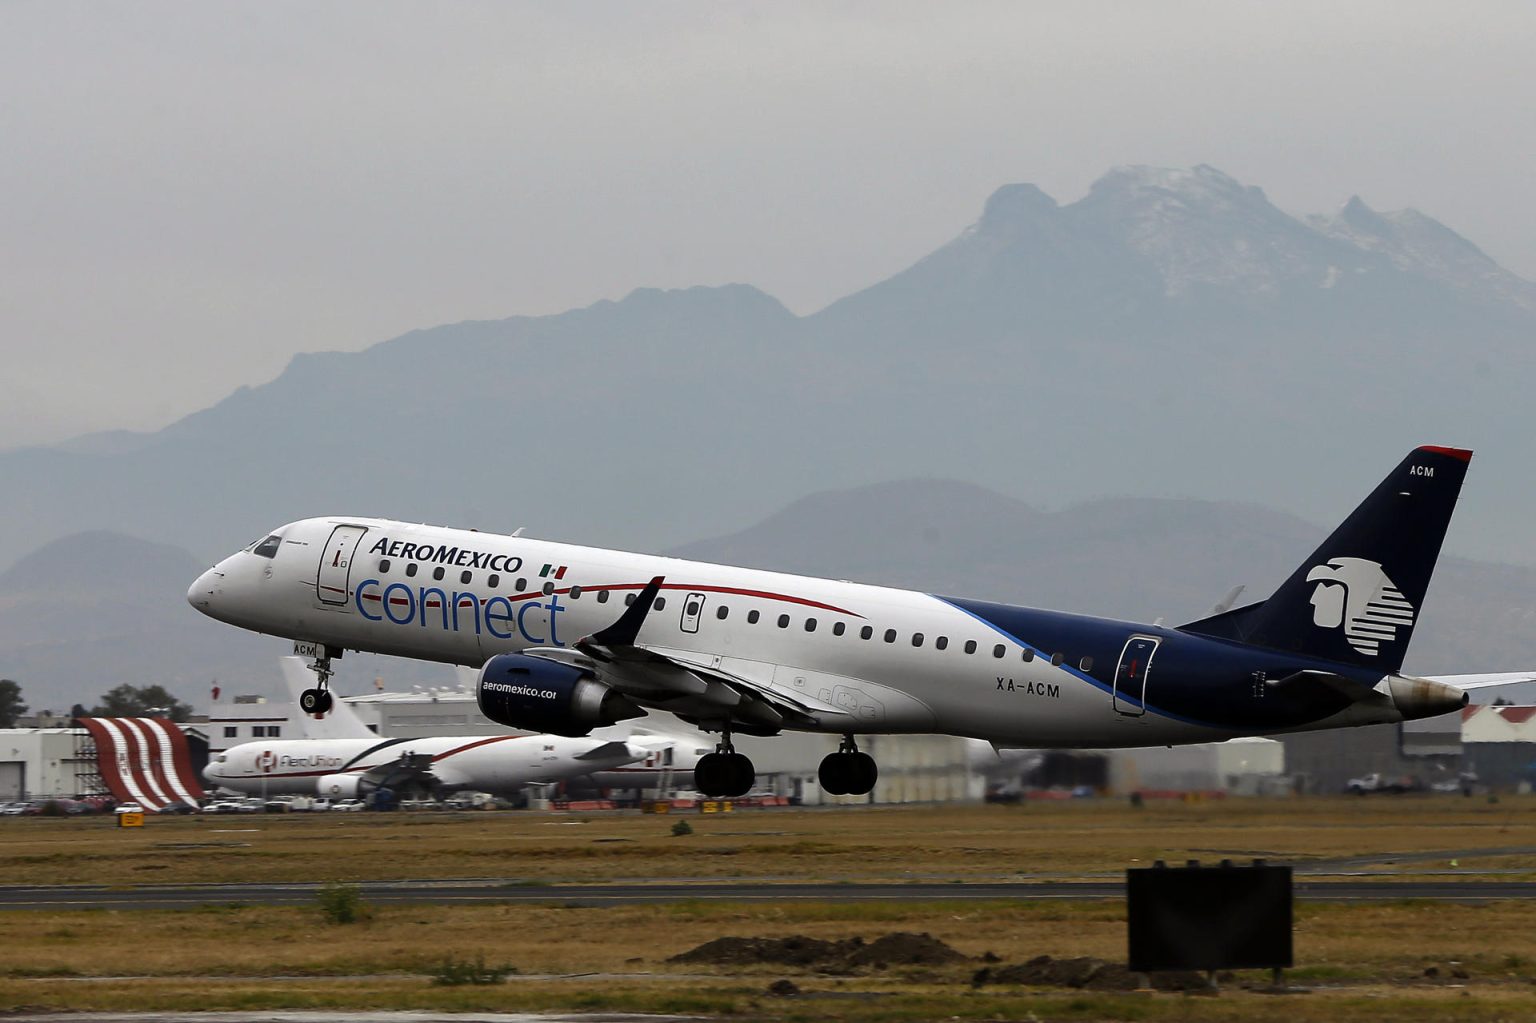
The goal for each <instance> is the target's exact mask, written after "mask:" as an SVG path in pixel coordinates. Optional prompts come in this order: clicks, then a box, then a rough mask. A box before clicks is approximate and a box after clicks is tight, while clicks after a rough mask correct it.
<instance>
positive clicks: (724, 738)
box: [693, 728, 757, 799]
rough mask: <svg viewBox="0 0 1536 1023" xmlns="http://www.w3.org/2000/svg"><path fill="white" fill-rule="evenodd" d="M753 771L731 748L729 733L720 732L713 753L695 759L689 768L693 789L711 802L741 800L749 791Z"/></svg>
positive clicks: (754, 773) (726, 730) (742, 754)
mask: <svg viewBox="0 0 1536 1023" xmlns="http://www.w3.org/2000/svg"><path fill="white" fill-rule="evenodd" d="M756 777H757V769H756V768H754V767H753V766H752V761H751V760H750V759H748V757H747V755H746V754H745V753H737V752H736V747H734V746H732V745H731V730H730V729H729V728H724V729H721V735H720V742H719V744H717V745H716V746H715V752H713V753H706V754H704V755H703V756H702V757H700V758H699V762H698V763H697V764H695V765H694V768H693V785H694V787H695V788H697V789H698V790H699V791H700V792H702V793H703V794H704V795H706V796H709V797H710V798H711V799H718V798H720V797H722V796H725V797H734V796H744V795H746V794H747V793H748V792H749V791H751V789H752V782H753V781H754V780H755V779H756Z"/></svg>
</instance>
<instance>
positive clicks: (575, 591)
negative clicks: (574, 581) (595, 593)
mask: <svg viewBox="0 0 1536 1023" xmlns="http://www.w3.org/2000/svg"><path fill="white" fill-rule="evenodd" d="M580 597H581V587H580V586H572V587H571V599H572V600H577V599H579V598H580Z"/></svg>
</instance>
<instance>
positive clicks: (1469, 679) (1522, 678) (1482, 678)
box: [1424, 671, 1536, 692]
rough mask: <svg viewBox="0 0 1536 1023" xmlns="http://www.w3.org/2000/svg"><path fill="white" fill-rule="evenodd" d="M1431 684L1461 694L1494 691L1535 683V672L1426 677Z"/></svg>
mask: <svg viewBox="0 0 1536 1023" xmlns="http://www.w3.org/2000/svg"><path fill="white" fill-rule="evenodd" d="M1424 677H1425V678H1427V679H1429V680H1430V681H1431V682H1440V683H1442V684H1444V685H1448V686H1455V687H1456V688H1457V689H1460V690H1462V691H1463V692H1466V691H1469V690H1472V689H1494V688H1497V687H1498V686H1517V685H1519V684H1520V683H1522V682H1536V671H1505V672H1498V673H1495V674H1491V675H1426V676H1424Z"/></svg>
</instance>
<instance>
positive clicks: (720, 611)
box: [715, 604, 731, 622]
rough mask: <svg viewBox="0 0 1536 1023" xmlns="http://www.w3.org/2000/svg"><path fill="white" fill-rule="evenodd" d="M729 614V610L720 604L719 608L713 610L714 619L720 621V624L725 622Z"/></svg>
mask: <svg viewBox="0 0 1536 1023" xmlns="http://www.w3.org/2000/svg"><path fill="white" fill-rule="evenodd" d="M730 613H731V609H730V608H728V607H726V606H725V605H724V604H721V605H720V606H719V607H717V608H715V617H716V618H718V619H720V620H721V621H722V622H723V621H725V619H726V618H727V617H728V616H729V615H730Z"/></svg>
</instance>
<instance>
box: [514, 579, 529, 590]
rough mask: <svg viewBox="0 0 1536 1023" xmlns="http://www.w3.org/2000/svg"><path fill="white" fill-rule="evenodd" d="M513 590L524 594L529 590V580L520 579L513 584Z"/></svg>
mask: <svg viewBox="0 0 1536 1023" xmlns="http://www.w3.org/2000/svg"><path fill="white" fill-rule="evenodd" d="M512 588H513V589H514V590H516V591H517V592H519V593H521V592H523V591H524V590H526V589H527V588H528V580H527V579H519V580H518V581H517V582H515V583H513V584H512Z"/></svg>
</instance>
